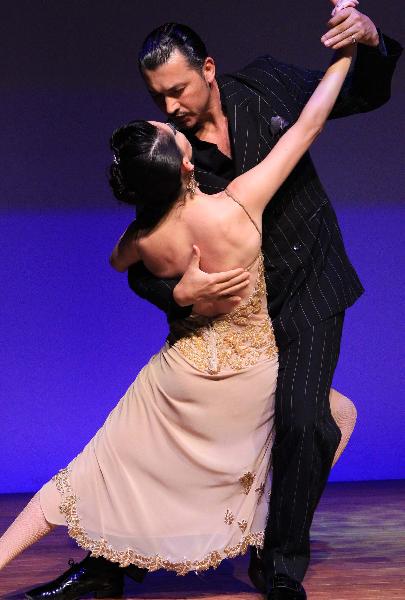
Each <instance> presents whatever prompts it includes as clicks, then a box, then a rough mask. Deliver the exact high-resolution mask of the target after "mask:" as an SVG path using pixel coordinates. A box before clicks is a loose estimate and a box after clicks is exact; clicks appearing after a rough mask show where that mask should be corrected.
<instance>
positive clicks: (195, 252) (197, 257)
mask: <svg viewBox="0 0 405 600" xmlns="http://www.w3.org/2000/svg"><path fill="white" fill-rule="evenodd" d="M191 260H195V261H198V262H200V260H201V252H200V249H199V247H198V246H196V245H195V244H194V245H193V254H192V256H191Z"/></svg>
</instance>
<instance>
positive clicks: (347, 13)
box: [326, 8, 357, 29]
mask: <svg viewBox="0 0 405 600" xmlns="http://www.w3.org/2000/svg"><path fill="white" fill-rule="evenodd" d="M353 14H357V10H356V9H355V8H345V9H343V10H340V11H339V12H338V13H337V14H336V15H335V16H334V17H332V19H329V21H328V22H327V23H326V24H327V26H328V27H329V28H330V29H332V28H333V27H336V26H337V25H340V23H343V21H346V19H348V18H349V17H351V16H352V15H353Z"/></svg>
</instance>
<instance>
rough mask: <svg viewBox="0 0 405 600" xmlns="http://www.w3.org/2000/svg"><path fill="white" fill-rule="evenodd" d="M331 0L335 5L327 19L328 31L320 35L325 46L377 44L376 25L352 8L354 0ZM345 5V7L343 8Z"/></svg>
mask: <svg viewBox="0 0 405 600" xmlns="http://www.w3.org/2000/svg"><path fill="white" fill-rule="evenodd" d="M331 1H332V4H333V5H334V6H335V9H334V11H333V13H332V15H333V14H334V16H332V18H331V19H330V20H329V21H328V27H329V31H328V32H327V33H325V35H323V36H322V37H321V42H322V43H323V44H324V45H325V46H326V47H327V48H332V50H338V49H339V48H344V47H345V46H350V44H353V43H356V42H357V43H359V44H365V45H366V46H378V44H379V36H378V31H377V28H376V26H375V25H374V23H373V22H372V20H371V19H370V18H369V17H367V16H366V15H363V14H362V13H361V12H359V11H358V10H356V9H355V8H354V3H355V2H354V0H343V1H342V0H340V2H339V1H338V0H331ZM345 6H347V8H343V7H345ZM340 7H342V8H340ZM336 11H337V12H336Z"/></svg>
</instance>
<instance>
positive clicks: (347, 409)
mask: <svg viewBox="0 0 405 600" xmlns="http://www.w3.org/2000/svg"><path fill="white" fill-rule="evenodd" d="M329 401H330V410H331V413H332V417H333V418H334V420H335V423H336V425H337V426H338V427H339V429H340V431H341V432H342V438H341V440H340V444H339V446H338V448H337V450H336V452H335V457H334V459H333V465H332V466H334V465H335V464H336V463H337V461H338V460H339V458H340V455H341V454H342V452H343V450H344V449H345V448H346V446H347V442H348V441H349V439H350V436H351V435H352V433H353V429H354V426H355V424H356V418H357V410H356V407H355V406H354V404H353V402H352V401H351V400H349V398H346V396H343V395H342V394H339V392H337V391H336V390H333V389H332V390H331V391H330V396H329Z"/></svg>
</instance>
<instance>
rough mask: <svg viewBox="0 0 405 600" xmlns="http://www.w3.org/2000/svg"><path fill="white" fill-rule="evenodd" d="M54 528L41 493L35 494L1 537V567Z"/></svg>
mask: <svg viewBox="0 0 405 600" xmlns="http://www.w3.org/2000/svg"><path fill="white" fill-rule="evenodd" d="M54 528H55V525H51V524H50V523H48V521H47V520H46V519H45V517H44V513H43V512H42V508H41V504H40V502H39V493H37V494H35V496H34V497H33V498H31V500H30V501H29V502H28V504H27V506H26V507H25V508H24V509H23V510H22V512H20V514H19V515H18V517H17V518H16V519H15V521H13V523H12V524H11V525H10V527H9V528H8V529H7V531H5V533H4V534H3V535H2V536H1V538H0V569H2V568H3V567H5V566H6V565H7V564H8V563H9V562H10V561H11V560H13V558H15V557H16V556H18V555H19V554H20V553H21V552H22V551H23V550H25V549H26V548H28V547H29V546H31V545H32V544H34V543H35V542H37V541H38V540H40V539H41V538H42V537H44V536H45V535H46V534H47V533H49V532H50V531H52V529H54Z"/></svg>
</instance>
